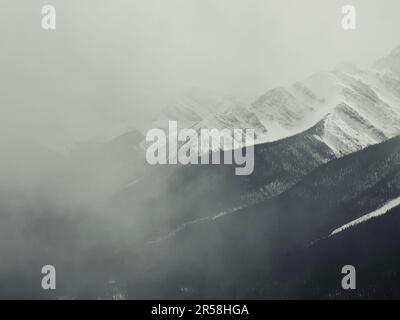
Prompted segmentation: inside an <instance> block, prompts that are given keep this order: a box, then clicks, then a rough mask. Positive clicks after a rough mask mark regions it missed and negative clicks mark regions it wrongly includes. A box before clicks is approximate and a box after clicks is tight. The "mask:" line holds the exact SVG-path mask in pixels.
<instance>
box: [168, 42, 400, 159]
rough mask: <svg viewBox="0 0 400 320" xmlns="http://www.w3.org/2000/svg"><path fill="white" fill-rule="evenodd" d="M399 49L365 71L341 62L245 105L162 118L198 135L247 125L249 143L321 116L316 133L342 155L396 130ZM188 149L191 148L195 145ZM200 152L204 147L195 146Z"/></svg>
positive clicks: (285, 133) (277, 136) (399, 126)
mask: <svg viewBox="0 0 400 320" xmlns="http://www.w3.org/2000/svg"><path fill="white" fill-rule="evenodd" d="M399 52H400V50H399V48H397V49H395V50H393V52H392V53H391V54H390V55H389V56H387V57H385V58H383V59H381V60H379V61H378V62H377V63H375V64H374V66H373V67H372V68H370V69H366V70H361V69H359V68H357V67H356V66H354V65H352V64H341V65H339V66H337V67H336V68H335V69H334V70H332V71H329V72H320V73H317V74H314V75H312V76H311V77H309V78H307V79H305V80H304V81H300V82H296V83H295V84H293V85H291V86H289V87H279V88H274V89H271V90H269V91H267V92H266V93H265V94H263V95H262V96H260V97H259V98H257V99H256V100H255V101H254V102H253V103H252V104H250V105H247V104H245V103H242V102H237V101H230V103H227V104H226V106H225V107H224V108H215V104H213V103H208V104H207V103H206V105H207V107H204V105H203V106H202V108H204V109H203V110H206V111H207V112H206V113H204V114H201V115H199V114H198V113H199V112H198V111H196V116H193V115H192V113H191V112H190V113H189V112H187V111H180V112H179V116H174V115H170V117H169V118H168V119H169V120H178V123H179V122H180V123H181V127H185V128H187V127H191V128H194V129H195V130H197V132H198V133H199V132H200V130H201V129H213V128H215V129H220V130H223V129H234V128H237V129H246V128H252V129H254V130H255V133H256V139H255V141H254V142H250V143H255V144H260V143H265V142H272V141H277V140H281V139H283V138H286V137H289V136H292V135H295V134H298V133H301V132H303V131H305V130H307V129H309V128H311V127H313V126H314V125H315V124H316V123H318V122H320V121H321V120H324V124H325V125H324V126H323V127H321V132H320V135H319V137H320V138H321V140H322V142H323V143H325V144H326V145H327V146H328V147H329V148H331V149H332V151H333V152H334V153H335V154H336V155H337V156H338V157H339V156H343V155H346V154H349V153H351V152H354V151H358V150H361V149H363V148H365V147H367V146H369V145H372V144H376V143H380V142H382V141H385V140H386V139H388V138H392V137H394V136H396V135H398V134H400V73H399V70H400V67H399V65H400V54H399ZM188 106H189V109H190V110H192V111H193V108H192V107H191V104H190V103H189V104H188ZM198 106H199V105H197V107H198ZM196 110H199V109H197V108H196ZM166 118H167V117H165V119H166ZM225 138H226V139H228V140H229V137H225ZM341 140H342V142H339V141H341ZM218 143H219V141H218ZM189 147H190V148H194V150H197V148H198V145H197V144H196V145H189V146H188V148H189ZM204 152H208V150H203V149H200V153H204Z"/></svg>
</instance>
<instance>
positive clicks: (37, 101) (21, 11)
mask: <svg viewBox="0 0 400 320" xmlns="http://www.w3.org/2000/svg"><path fill="white" fill-rule="evenodd" d="M44 4H53V5H54V6H55V8H56V10H57V30H55V31H51V32H48V31H44V30H42V29H41V7H42V5H44ZM345 4H352V5H354V6H355V7H356V9H357V23H358V25H357V30H355V31H344V30H343V29H342V28H341V18H342V14H341V8H342V6H343V5H345ZM399 12H400V2H399V1H398V0H385V1H381V0H358V1H355V0H352V1H342V0H324V1H321V0H140V1H137V0H58V1H57V0H47V1H41V0H0V39H1V41H0V127H1V130H0V134H5V132H8V133H10V132H11V133H12V134H15V133H19V134H21V135H23V136H29V137H30V138H32V139H34V140H36V141H39V142H42V143H44V144H46V145H49V146H52V147H54V148H56V149H63V148H65V147H66V146H69V145H71V144H73V143H75V142H77V141H82V140H87V139H92V138H100V139H103V138H104V137H110V136H113V135H116V134H118V133H121V132H123V131H124V130H128V129H129V128H131V127H135V126H138V127H140V126H141V125H143V123H145V121H146V120H147V119H148V118H149V117H150V116H151V115H152V114H153V113H154V112H155V111H156V110H157V109H158V108H161V107H162V106H163V103H164V102H165V101H166V99H167V97H169V96H173V95H175V94H177V92H181V91H184V90H185V89H187V88H191V87H198V88H202V89H205V90H213V91H221V92H223V93H226V94H233V95H237V96H239V97H241V96H244V97H254V99H255V98H256V97H257V96H258V95H260V94H262V93H263V92H265V91H266V90H268V89H269V88H272V87H275V86H279V85H287V84H289V83H291V82H294V81H296V80H301V79H303V78H305V77H307V76H308V75H310V74H312V73H315V72H317V71H323V70H330V69H332V68H333V67H334V66H335V65H336V64H337V63H339V62H341V61H350V62H355V63H357V64H358V65H359V66H361V67H365V66H368V65H370V64H372V63H373V62H374V61H375V60H376V59H378V58H380V57H382V56H384V55H386V54H388V52H389V51H390V50H392V49H393V48H394V47H396V46H398V45H400V38H399V36H398V30H400V19H399V18H398V17H399Z"/></svg>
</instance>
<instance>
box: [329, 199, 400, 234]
mask: <svg viewBox="0 0 400 320" xmlns="http://www.w3.org/2000/svg"><path fill="white" fill-rule="evenodd" d="M397 206H400V197H398V198H396V199H393V200H391V201H389V202H387V203H386V204H385V205H384V206H382V207H380V208H378V209H376V210H374V211H372V212H370V213H367V214H365V215H363V216H362V217H360V218H358V219H356V220H353V221H351V222H349V223H346V224H345V225H343V226H341V227H340V228H337V229H335V230H334V231H332V233H331V234H330V236H334V235H336V234H338V233H339V232H342V231H344V230H346V229H349V228H352V227H355V226H356V225H358V224H360V223H364V222H366V221H368V220H370V219H373V218H376V217H379V216H382V215H384V214H386V213H387V212H388V211H389V210H391V209H393V208H395V207H397Z"/></svg>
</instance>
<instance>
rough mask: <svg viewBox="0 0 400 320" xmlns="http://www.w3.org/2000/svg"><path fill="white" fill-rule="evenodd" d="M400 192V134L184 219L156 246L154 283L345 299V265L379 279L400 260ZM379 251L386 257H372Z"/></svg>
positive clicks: (218, 293) (217, 293) (246, 294)
mask: <svg viewBox="0 0 400 320" xmlns="http://www.w3.org/2000/svg"><path fill="white" fill-rule="evenodd" d="M399 197H400V138H394V139H391V140H388V141H387V142H384V143H381V144H378V145H374V146H371V147H368V148H366V149H365V150H361V151H358V152H355V153H353V154H351V155H348V156H344V157H342V158H340V159H337V160H333V161H331V162H329V163H327V164H325V165H322V166H320V167H318V168H316V169H315V170H313V171H312V172H311V173H310V174H309V175H307V177H306V178H304V179H303V180H301V181H300V182H298V183H297V184H296V185H295V186H293V187H292V188H290V189H289V190H287V191H286V192H284V193H283V194H281V195H280V196H278V197H275V198H273V199H270V200H267V201H264V202H262V203H258V204H255V205H253V206H250V207H247V208H243V209H240V210H238V211H237V212H235V213H232V214H227V215H224V216H221V217H219V218H217V219H210V220H207V221H205V220H203V221H201V222H198V223H193V224H190V225H187V226H186V227H185V228H184V229H181V230H180V231H178V232H177V233H175V234H174V236H173V237H170V238H168V239H165V240H164V241H163V242H157V243H155V244H150V245H149V246H148V247H147V250H148V253H149V256H148V259H149V260H148V263H149V264H150V265H153V264H155V265H157V266H158V267H159V268H160V266H162V268H161V269H162V270H163V271H162V272H159V273H157V272H156V273H155V274H153V275H152V276H153V279H158V280H157V281H159V283H158V284H159V285H161V286H162V287H164V288H167V289H166V294H168V295H169V296H171V295H172V296H175V297H179V296H180V294H179V292H178V291H177V290H176V288H174V286H173V285H172V284H173V283H174V281H173V279H176V278H177V277H178V278H179V283H180V284H182V286H185V287H187V288H189V289H190V290H188V292H190V293H191V294H192V296H190V297H192V298H193V297H195V298H199V297H203V296H207V297H213V298H214V297H215V298H233V297H234V296H235V297H242V298H283V297H297V298H299V297H303V298H304V297H307V296H315V297H329V296H330V295H333V294H337V292H339V294H343V295H345V294H346V293H343V292H342V293H340V290H339V288H338V287H339V286H340V281H339V280H338V278H340V270H341V266H343V265H346V264H352V263H353V262H354V263H356V262H359V263H360V265H358V264H356V265H357V266H359V268H360V270H362V268H364V267H368V269H369V270H370V271H369V272H368V273H360V274H361V275H362V277H363V279H368V278H369V275H370V272H371V270H375V271H376V270H378V271H377V272H378V273H377V274H373V273H372V274H371V275H372V277H371V279H377V278H379V277H382V276H385V272H386V271H393V270H394V267H395V266H396V265H397V266H398V265H399V263H400V261H397V260H398V259H397V258H396V257H397V254H396V252H398V250H399V249H400V245H399V241H398V232H397V231H396V230H397V229H396V227H395V226H398V225H399V221H400V218H399V216H398V215H397V216H396V215H395V213H396V212H397V213H398V212H399V210H398V207H396V203H395V202H392V201H393V200H395V199H399ZM390 203H393V205H389V204H390ZM381 208H387V210H389V209H390V210H391V212H387V213H386V214H383V213H384V212H386V211H387V210H386V209H385V210H383V209H381ZM378 211H380V212H381V214H379V215H376V217H375V218H373V219H365V216H366V215H369V214H370V213H374V212H378ZM363 217H364V219H363V221H361V222H359V223H358V224H356V225H354V226H351V227H346V228H343V230H341V231H340V232H339V231H336V232H334V231H335V230H338V229H339V228H341V227H342V226H346V225H347V224H348V223H349V222H352V221H354V220H355V219H360V218H363ZM386 230H388V232H386ZM378 231H379V232H378ZM205 234H206V235H207V236H206V237H204V235H205ZM372 235H373V237H372V238H371V236H372ZM355 239H357V241H355ZM162 252H169V255H168V256H165V255H163V254H162ZM352 254H353V255H352ZM372 256H374V257H375V256H376V257H380V258H381V259H379V260H374V259H373V260H371V259H369V260H368V257H370V258H371V257H372ZM159 257H162V259H163V261H161V260H160V259H161V258H159ZM346 257H347V259H346ZM396 259H397V260H396ZM393 261H397V262H396V264H391V262H393ZM330 263H331V264H330ZM150 268H151V270H155V269H154V268H152V267H150ZM360 272H361V271H360ZM389 275H390V274H389ZM360 277H361V276H360ZM391 277H392V278H395V279H396V281H397V282H399V281H400V279H398V276H397V275H393V274H392V275H391ZM204 278H206V279H207V281H203V280H202V279H204ZM157 281H156V282H157ZM364 281H366V282H368V281H367V280H364ZM371 282H372V284H371V285H375V286H376V285H378V286H379V282H377V283H374V282H373V281H371ZM385 283H388V281H386V282H385ZM311 284H312V285H311ZM294 288H298V289H294ZM364 290H365V291H364V292H363V293H362V294H363V296H368V295H373V292H374V291H373V288H372V287H366V288H364ZM398 293H399V290H398V289H397V290H396V292H395V293H394V294H398Z"/></svg>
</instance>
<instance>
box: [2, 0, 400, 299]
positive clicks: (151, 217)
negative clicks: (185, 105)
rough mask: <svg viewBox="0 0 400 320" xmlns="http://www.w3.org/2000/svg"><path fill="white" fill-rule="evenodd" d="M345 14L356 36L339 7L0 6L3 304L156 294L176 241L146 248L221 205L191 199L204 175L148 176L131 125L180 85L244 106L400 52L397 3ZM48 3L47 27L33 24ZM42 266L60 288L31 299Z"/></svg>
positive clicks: (204, 184) (106, 0)
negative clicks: (53, 21) (346, 64)
mask: <svg viewBox="0 0 400 320" xmlns="http://www.w3.org/2000/svg"><path fill="white" fill-rule="evenodd" d="M351 3H352V4H353V5H354V6H355V7H356V9H357V19H358V20H357V23H358V25H357V29H356V30H354V31H344V30H343V29H342V28H341V18H342V14H341V8H342V6H343V5H344V4H348V1H342V0H338V1H333V0H331V1H320V0H304V1H298V0H279V1H278V0H273V1H272V0H246V1H244V0H243V1H242V0H168V1H166V0H146V1H145V0H141V1H138V0H114V1H110V0H85V1H81V0H68V1H65V0H64V1H62V0H49V1H42V0H30V1H26V0H0V38H1V41H0V287H1V289H0V297H2V298H9V297H41V298H42V297H52V298H62V297H64V295H65V297H68V298H74V297H90V298H97V297H100V298H112V297H113V295H114V294H115V292H127V291H129V293H130V295H129V297H130V298H135V297H146V298H148V297H149V296H151V295H154V294H155V293H157V292H158V293H159V294H160V296H163V295H162V292H161V291H158V290H157V289H155V288H156V287H157V285H156V284H154V283H155V282H156V280H154V278H156V277H159V278H163V277H164V276H165V274H163V269H156V268H155V267H154V266H155V265H157V263H159V262H160V261H163V259H164V258H165V259H167V258H168V257H170V256H171V254H170V253H171V252H168V250H171V251H173V246H172V245H171V246H170V247H169V246H168V247H167V248H168V250H162V251H160V252H158V251H156V253H157V256H156V258H154V256H151V257H150V258H148V257H146V256H145V255H144V252H146V250H147V246H148V243H149V241H150V242H151V240H156V239H158V238H159V237H162V236H163V235H165V234H168V232H171V230H174V228H176V227H177V226H179V223H182V222H184V221H191V220H196V219H199V218H204V217H203V216H202V212H203V210H218V209H220V207H219V206H220V203H222V202H224V201H228V199H230V197H232V196H231V195H230V194H229V192H228V191H229V190H226V191H225V193H223V194H224V196H222V199H214V198H210V199H208V200H209V203H207V204H205V202H207V201H206V200H204V202H202V201H200V200H199V199H198V198H196V196H197V195H199V194H202V192H204V191H203V190H205V189H207V188H210V182H209V180H207V178H210V177H214V176H213V174H214V172H206V173H204V175H203V173H202V174H198V173H196V174H195V173H192V172H191V171H190V170H189V171H188V172H187V173H185V174H180V175H178V177H177V178H174V177H175V176H174V174H175V169H176V168H168V169H164V168H163V169H154V168H151V169H150V168H149V167H148V166H147V165H146V163H145V161H144V155H145V151H144V150H143V149H142V148H141V147H140V145H139V143H140V142H141V139H143V137H142V136H141V135H140V134H139V132H136V131H132V130H133V129H138V130H139V131H143V130H144V129H145V128H146V127H148V126H149V124H151V120H152V119H153V118H154V116H155V115H157V113H158V112H159V111H160V110H162V108H163V107H165V105H166V104H167V103H168V101H170V100H171V99H174V98H176V97H179V96H180V95H181V94H182V92H185V91H186V90H189V89H191V88H200V89H201V90H205V91H207V90H210V91H214V92H218V94H220V95H221V96H223V95H233V96H236V97H239V98H243V99H244V100H246V101H253V100H255V99H256V98H257V97H258V96H260V95H261V94H263V93H264V92H265V91H266V90H268V89H270V88H273V87H276V86H282V85H287V84H290V83H292V82H294V81H297V80H301V79H303V78H305V77H307V76H309V75H311V74H312V73H314V72H318V71H321V70H330V69H332V68H334V67H335V65H337V64H338V63H340V62H342V61H350V62H355V63H356V64H358V65H359V66H361V67H367V66H369V65H371V64H372V63H373V62H374V61H375V60H377V59H378V58H380V57H383V56H385V55H386V54H387V53H388V52H390V50H392V49H393V48H394V47H395V46H396V45H398V44H400V42H399V39H398V34H397V30H399V29H400V20H399V19H398V12H399V10H400V3H399V2H398V1H397V0H386V1H384V2H383V1H378V0H353V1H352V2H351ZM44 4H52V5H54V6H55V8H56V10H57V29H56V30H54V31H44V30H43V29H42V28H41V24H40V23H41V8H42V6H43V5H44ZM127 132H130V134H129V135H128V136H122V138H121V135H123V134H124V133H127ZM132 132H133V133H132ZM116 137H119V138H117V139H116V140H115V138H116ZM186 174H187V175H186ZM171 176H172V177H173V178H174V179H175V180H172V181H173V182H172V184H171V180H169V177H171ZM192 176H194V177H201V178H199V179H198V180H195V181H191V180H190V178H191V177H192ZM180 179H182V180H180ZM143 180H145V182H143ZM235 183H239V182H235ZM235 183H233V182H232V183H231V184H228V185H230V186H231V188H232V190H231V191H232V192H234V191H235V190H236V189H235V188H236V185H235ZM137 184H138V187H135V185H137ZM139 185H140V186H139ZM182 185H183V186H182ZM222 186H223V187H226V184H223V185H222ZM217 187H218V185H216V186H215V189H217ZM185 189H186V193H184V192H185ZM177 190H180V191H182V194H184V196H182V197H179V196H177V192H178V191H177ZM189 191H190V192H189ZM218 195H219V194H218ZM215 197H217V196H215ZM223 197H226V199H225V198H223ZM160 199H161V200H160ZM177 199H178V201H177ZM156 200H158V201H156ZM193 203H196V206H195V205H194V204H193ZM182 212H185V213H187V214H188V216H187V217H182V216H179V214H181V213H182ZM212 212H214V211H212ZM217 212H218V211H217ZM217 212H215V213H217ZM195 237H196V236H194V239H196V238H195ZM198 237H199V241H200V240H201V236H200V235H199V236H198ZM154 254H155V253H154ZM198 259H199V260H196V263H197V262H198V263H199V264H200V263H201V258H198ZM149 261H151V263H150V262H149ZM155 261H156V262H157V263H156V262H155ZM45 264H54V265H55V266H56V267H57V270H58V271H57V272H58V274H59V278H58V279H59V288H60V289H59V291H58V292H56V293H47V292H43V291H42V290H41V288H40V279H41V274H40V269H41V266H43V265H45ZM193 264H194V262H193V261H191V262H190V263H189V265H193ZM167 265H168V266H170V267H171V266H174V263H173V262H171V261H168V262H167ZM149 266H152V267H151V268H155V269H150V267H149ZM171 268H172V267H171ZM207 268H210V270H211V269H212V266H207ZM215 270H216V271H215V273H219V272H221V273H222V272H223V271H222V267H221V269H219V267H218V262H217V261H216V264H215ZM213 272H214V271H213ZM63 273H64V275H65V276H63ZM155 274H157V275H155ZM153 275H154V277H153ZM146 281H148V282H150V284H149V286H153V287H152V288H151V290H150V289H149V291H148V293H147V291H146V290H147V289H148V288H147V287H146V286H147V282H146ZM152 281H154V282H152ZM180 285H183V284H181V283H180V282H179V281H178V282H177V284H176V290H178V289H179V286H180ZM124 286H130V289H129V290H128V289H126V288H125V289H123V288H124ZM135 286H136V289H135ZM121 288H122V289H121ZM124 290H125V291H124ZM168 292H169V291H168Z"/></svg>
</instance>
